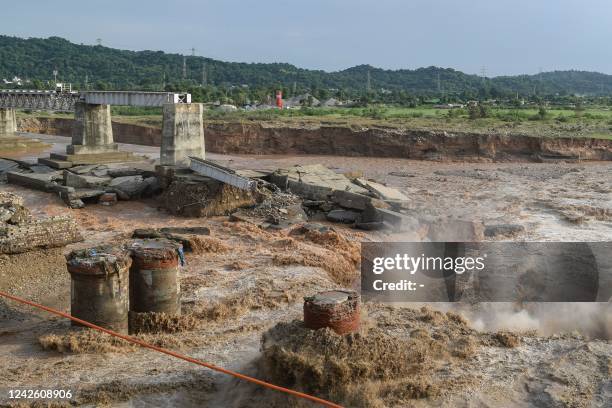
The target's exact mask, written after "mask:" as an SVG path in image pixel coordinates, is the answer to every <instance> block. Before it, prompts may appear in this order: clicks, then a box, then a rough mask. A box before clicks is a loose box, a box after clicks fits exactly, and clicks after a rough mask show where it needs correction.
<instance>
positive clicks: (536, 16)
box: [0, 0, 612, 76]
mask: <svg viewBox="0 0 612 408" xmlns="http://www.w3.org/2000/svg"><path fill="white" fill-rule="evenodd" d="M3 3H4V2H3ZM6 3H7V4H1V5H0V6H1V11H0V20H1V23H0V33H2V34H6V35H16V36H19V37H49V36H60V37H64V38H66V39H68V40H70V41H73V42H76V43H84V44H95V43H96V39H97V38H101V39H102V44H103V45H106V46H109V47H115V48H123V49H131V50H143V49H150V50H163V51H167V52H178V53H184V54H190V53H191V50H190V49H191V48H192V47H194V48H195V49H196V54H197V55H202V56H207V57H211V58H216V59H221V60H225V61H239V62H289V63H292V64H295V65H297V66H299V67H303V68H311V69H323V70H326V71H336V70H341V69H345V68H348V67H351V66H354V65H359V64H371V65H374V66H377V67H382V68H390V69H398V68H410V69H413V68H418V67H425V66H430V65H436V66H442V67H451V68H455V69H458V70H461V71H464V72H467V73H473V74H480V73H481V69H482V68H483V67H485V68H486V73H487V75H488V76H496V75H505V74H520V73H529V74H532V73H537V72H538V71H539V70H540V69H541V70H543V71H551V70H555V69H559V70H562V69H580V70H589V71H599V72H604V73H608V74H612V1H610V0H467V1H458V0H164V1H161V0H146V1H145V0H105V1H95V2H90V1H84V0H55V1H48V0H21V1H11V2H8V1H7V2H6Z"/></svg>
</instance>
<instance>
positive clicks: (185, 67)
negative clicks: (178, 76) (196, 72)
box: [183, 55, 187, 79]
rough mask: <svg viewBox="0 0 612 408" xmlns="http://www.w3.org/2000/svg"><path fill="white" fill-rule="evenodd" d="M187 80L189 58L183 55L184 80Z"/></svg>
mask: <svg viewBox="0 0 612 408" xmlns="http://www.w3.org/2000/svg"><path fill="white" fill-rule="evenodd" d="M186 78H187V57H186V56H184V55H183V79H186Z"/></svg>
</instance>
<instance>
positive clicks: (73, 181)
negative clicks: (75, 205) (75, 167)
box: [64, 170, 111, 188]
mask: <svg viewBox="0 0 612 408" xmlns="http://www.w3.org/2000/svg"><path fill="white" fill-rule="evenodd" d="M110 181H111V178H110V177H96V176H86V175H84V174H83V173H80V174H75V173H73V172H72V171H71V170H64V185H65V186H67V187H74V188H100V187H104V186H106V185H108V184H109V183H110Z"/></svg>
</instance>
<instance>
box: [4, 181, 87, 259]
mask: <svg viewBox="0 0 612 408" xmlns="http://www.w3.org/2000/svg"><path fill="white" fill-rule="evenodd" d="M0 220H1V221H0V253H2V254H17V253H22V252H27V251H31V250H33V249H36V248H53V247H60V246H64V245H67V244H70V243H74V242H78V241H82V240H83V238H82V237H81V235H80V233H79V231H78V228H77V225H76V223H75V222H74V220H73V219H72V217H68V216H61V217H50V218H46V219H34V218H33V217H32V216H31V214H30V212H29V210H28V209H27V208H26V207H24V205H23V199H22V198H21V197H19V196H17V195H15V194H12V193H2V192H0Z"/></svg>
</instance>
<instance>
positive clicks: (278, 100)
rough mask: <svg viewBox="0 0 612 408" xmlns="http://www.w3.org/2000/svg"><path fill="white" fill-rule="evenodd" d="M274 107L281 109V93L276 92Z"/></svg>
mask: <svg viewBox="0 0 612 408" xmlns="http://www.w3.org/2000/svg"><path fill="white" fill-rule="evenodd" d="M276 106H277V107H278V109H283V91H276Z"/></svg>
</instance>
